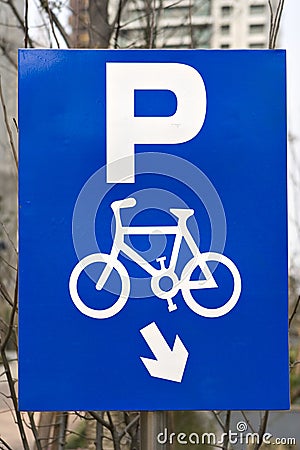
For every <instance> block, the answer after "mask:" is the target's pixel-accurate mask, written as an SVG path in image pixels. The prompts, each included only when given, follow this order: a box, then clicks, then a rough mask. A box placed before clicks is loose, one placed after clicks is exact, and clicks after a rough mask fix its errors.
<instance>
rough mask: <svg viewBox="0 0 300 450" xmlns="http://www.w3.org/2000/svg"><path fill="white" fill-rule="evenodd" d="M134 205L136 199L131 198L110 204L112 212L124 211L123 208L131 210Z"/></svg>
mask: <svg viewBox="0 0 300 450" xmlns="http://www.w3.org/2000/svg"><path fill="white" fill-rule="evenodd" d="M135 205H136V199H135V198H133V197H131V198H124V200H116V201H115V202H113V203H112V204H111V209H112V210H113V211H116V210H118V209H124V208H133V207H134V206H135Z"/></svg>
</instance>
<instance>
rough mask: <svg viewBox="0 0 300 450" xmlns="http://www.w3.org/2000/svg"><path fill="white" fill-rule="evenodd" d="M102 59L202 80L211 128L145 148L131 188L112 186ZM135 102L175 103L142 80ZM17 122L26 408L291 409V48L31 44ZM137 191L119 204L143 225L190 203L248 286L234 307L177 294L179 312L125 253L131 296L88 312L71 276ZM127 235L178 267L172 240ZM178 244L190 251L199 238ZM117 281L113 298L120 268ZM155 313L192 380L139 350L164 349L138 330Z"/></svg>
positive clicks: (104, 248) (223, 283) (217, 298)
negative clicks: (168, 373)
mask: <svg viewBox="0 0 300 450" xmlns="http://www.w3.org/2000/svg"><path fill="white" fill-rule="evenodd" d="M106 62H124V63H125V62H136V63H137V62H140V63H150V62H151V63H158V62H159V63H181V64H186V65H188V66H191V67H193V68H194V69H195V70H196V71H197V72H199V73H200V74H201V77H202V79H203V81H204V84H205V88H206V95H207V111H206V117H205V122H204V125H203V127H202V129H201V130H200V131H199V133H198V134H197V135H196V136H195V137H194V138H192V139H191V140H189V141H188V142H186V143H178V144H152V145H147V144H145V143H144V144H137V145H136V146H135V154H136V167H135V173H136V177H135V183H131V184H124V183H122V184H116V185H113V184H107V183H106V178H105V164H106V126H107V123H106V122H107V120H109V118H107V117H106V84H107V82H106V70H105V64H106ZM124 88H125V86H124ZM134 101H135V105H134V106H135V108H134V110H135V115H136V116H137V117H140V118H141V119H143V117H152V116H156V117H158V118H159V117H161V116H172V115H173V114H174V112H175V110H176V98H174V95H173V94H172V92H170V91H164V90H158V91H157V92H155V91H152V93H149V92H147V90H142V89H141V90H138V91H136V93H135V96H134ZM19 128H20V317H19V326H20V344H19V347H20V355H19V356H20V366H19V370H20V372H19V376H20V381H19V397H20V400H19V401H20V403H19V405H20V409H21V410H31V411H32V410H114V409H115V410H123V409H124V410H164V409H166V410H176V409H181V410H184V409H194V410H200V409H204V410H212V409H216V410H222V409H230V410H233V409H235V410H240V409H241V410H250V409H270V410H271V409H287V408H289V382H288V376H289V373H288V338H287V278H288V277H287V223H286V222H287V206H286V96H285V53H284V52H283V51H200V50H199V51H198V50H193V51H168V50H164V51H159V50H152V51H146V50H144V51H137V50H134V51H117V50H116V51H106V50H101V51H97V50H89V51H82V50H80V51H76V50H72V51H70V50H20V52H19ZM116 133H118V130H116ZM84 186H85V188H84ZM83 188H84V189H83ZM82 189H83V191H82ZM126 197H134V198H135V199H136V200H137V205H136V207H133V208H131V209H127V210H124V211H123V212H122V220H123V222H124V223H126V224H129V223H130V224H131V225H132V226H157V225H160V226H169V225H170V226H171V225H172V226H176V220H175V217H174V216H172V215H171V214H170V213H169V209H170V208H171V207H172V208H182V209H186V208H192V209H194V211H195V214H194V217H193V218H191V219H188V220H189V221H188V222H187V223H188V224H189V229H190V231H191V233H192V235H193V238H194V239H195V241H196V242H197V245H198V244H199V246H200V250H201V252H202V253H205V252H208V251H211V252H215V253H218V254H221V253H223V254H224V255H226V257H227V258H229V259H230V260H231V261H233V262H234V265H235V266H236V268H237V269H238V272H239V274H240V278H241V294H240V296H239V299H238V301H237V303H236V305H235V306H234V307H233V308H232V309H231V310H230V311H229V312H228V313H227V314H224V315H221V316H220V317H214V318H208V317H204V316H201V315H199V314H197V313H195V312H194V311H192V310H191V309H190V308H189V307H188V305H187V303H186V302H185V301H184V297H183V295H182V293H181V292H178V294H177V295H176V296H175V297H174V299H173V300H174V302H175V303H176V305H177V310H175V311H172V312H169V311H168V308H167V302H166V300H163V299H159V298H158V297H157V296H155V295H153V294H151V280H150V278H149V277H146V276H145V272H144V271H143V270H142V269H141V268H140V267H138V266H137V264H135V263H134V262H133V261H131V260H130V259H129V258H128V257H124V255H123V256H120V257H119V259H120V261H121V263H122V264H123V265H124V266H125V267H126V270H127V271H128V273H129V275H130V277H131V279H132V285H131V291H130V294H129V299H128V301H127V302H126V304H125V306H124V308H123V309H122V310H121V311H120V312H118V313H117V314H115V315H113V316H112V317H109V318H106V319H96V318H93V317H88V316H87V315H84V314H82V313H81V312H80V311H79V309H78V308H77V307H76V306H75V304H74V302H73V301H72V299H71V296H70V292H69V280H70V276H71V273H72V271H73V269H74V267H75V266H76V264H77V263H78V260H79V259H80V260H81V259H83V258H84V257H86V256H88V255H90V254H93V253H97V252H98V251H101V252H104V253H107V254H108V253H109V252H110V250H111V246H112V242H113V235H114V232H115V227H116V226H115V222H114V220H113V212H112V209H111V208H110V205H111V203H112V202H114V201H116V200H121V199H124V198H126ZM135 208H136V209H135ZM138 208H140V210H139V213H138V214H136V211H138ZM199 235H200V238H199ZM126 239H129V238H126ZM126 242H127V241H126ZM128 243H129V245H130V246H133V247H134V248H135V249H137V250H138V251H139V252H140V253H141V254H143V255H144V257H145V259H147V261H150V262H151V264H152V265H153V266H154V267H156V268H157V269H158V268H159V263H158V262H156V261H155V259H156V258H157V257H161V256H166V257H167V260H166V264H167V263H168V261H169V257H170V254H171V250H172V246H173V244H174V241H172V238H171V236H167V237H166V236H163V235H157V236H151V239H150V240H149V239H148V237H147V236H133V237H131V238H130V240H128ZM182 255H183V256H182V259H183V260H184V259H185V258H189V257H190V255H189V251H188V250H187V248H183V249H182ZM180 264H181V266H182V267H183V266H184V265H185V262H182V263H179V265H180ZM220 266H221V265H220ZM182 267H181V268H182ZM210 269H211V270H212V271H213V270H214V267H210ZM225 272H226V271H225ZM225 272H224V274H223V273H222V272H221V273H220V278H219V279H218V282H219V287H218V288H217V289H203V290H201V297H200V300H199V301H200V303H201V302H203V305H204V306H205V307H207V308H211V307H213V308H218V307H219V306H221V305H222V303H223V299H224V298H225V297H226V295H227V296H228V295H229V296H230V292H231V291H230V290H231V288H232V286H231V284H232V278H231V277H230V276H229V277H228V273H227V274H226V273H225ZM214 273H215V274H216V277H217V273H218V267H217V268H216V271H215V272H214ZM88 275H89V276H87V275H85V274H84V273H83V276H82V280H81V281H80V282H79V285H78V289H79V290H80V295H81V296H82V297H83V298H85V299H86V301H87V303H88V304H89V307H90V308H96V309H97V308H98V307H99V303H98V301H99V300H98V299H99V297H98V295H100V294H101V295H102V294H103V292H100V291H97V290H96V289H95V283H94V282H93V277H94V278H97V276H98V275H97V274H96V275H93V274H92V269H91V270H90V273H88ZM90 277H91V278H92V280H91V278H90ZM98 277H99V276H98ZM164 281H165V282H166V284H168V283H167V281H170V280H164ZM230 286H231V287H230ZM109 289H110V290H111V292H112V293H109V292H106V293H105V295H104V297H103V295H102V297H101V302H102V301H103V302H104V303H103V305H106V307H108V305H109V301H110V300H111V296H114V291H115V290H118V289H120V279H119V278H118V277H116V279H115V280H112V284H111V287H110V288H109ZM166 289H167V288H166ZM228 293H229V294H228ZM105 302H107V304H106V303H105ZM101 305H102V303H101ZM153 322H154V323H155V324H156V326H157V327H158V329H159V330H160V332H161V334H162V335H163V338H164V339H165V341H166V343H167V345H168V346H169V347H171V348H172V347H173V344H174V341H175V337H176V335H178V336H179V338H180V340H181V341H182V343H183V344H184V346H185V348H186V349H187V350H188V358H187V362H186V365H185V367H184V373H183V377H182V379H181V380H180V381H178V380H177V381H170V380H166V379H162V378H157V377H154V376H151V375H150V373H149V372H148V370H147V368H146V366H145V364H144V363H143V360H141V358H148V359H154V355H153V353H152V350H153V348H152V346H151V345H148V343H147V341H146V339H145V338H144V337H143V333H142V331H141V330H144V329H145V328H146V327H147V326H148V325H150V324H151V323H153ZM147 330H149V329H147ZM152 331H153V327H152Z"/></svg>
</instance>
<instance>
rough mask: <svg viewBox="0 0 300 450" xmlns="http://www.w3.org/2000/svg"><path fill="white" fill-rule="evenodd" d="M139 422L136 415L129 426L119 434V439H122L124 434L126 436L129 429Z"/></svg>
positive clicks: (138, 416) (138, 417)
mask: <svg viewBox="0 0 300 450" xmlns="http://www.w3.org/2000/svg"><path fill="white" fill-rule="evenodd" d="M139 420H140V415H139V414H137V415H136V416H135V417H134V419H132V421H131V422H129V424H128V425H127V426H126V428H124V430H123V431H122V433H121V434H120V439H122V437H123V436H125V434H127V432H128V431H129V430H130V428H132V427H133V426H134V425H135V424H136V423H138V422H139Z"/></svg>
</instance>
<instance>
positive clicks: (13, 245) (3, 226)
mask: <svg viewBox="0 0 300 450" xmlns="http://www.w3.org/2000/svg"><path fill="white" fill-rule="evenodd" d="M0 225H1V227H2V228H3V231H4V233H5V235H6V237H7V239H8V240H9V242H10V243H11V246H12V248H13V249H14V251H15V253H16V255H17V254H18V251H17V249H16V246H15V244H14V242H13V240H12V239H11V237H10V235H9V232H8V231H7V229H6V226H5V225H4V223H3V222H2V221H1V220H0Z"/></svg>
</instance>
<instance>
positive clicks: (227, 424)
mask: <svg viewBox="0 0 300 450" xmlns="http://www.w3.org/2000/svg"><path fill="white" fill-rule="evenodd" d="M230 420H231V411H229V410H228V411H226V419H225V436H224V444H223V448H224V449H228V446H229V430H230Z"/></svg>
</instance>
